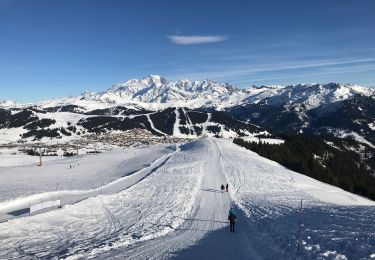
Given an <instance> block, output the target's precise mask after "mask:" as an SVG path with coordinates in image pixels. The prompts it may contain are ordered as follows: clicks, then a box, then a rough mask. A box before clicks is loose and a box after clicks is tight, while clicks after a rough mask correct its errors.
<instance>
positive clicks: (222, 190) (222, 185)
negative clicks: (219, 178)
mask: <svg viewBox="0 0 375 260" xmlns="http://www.w3.org/2000/svg"><path fill="white" fill-rule="evenodd" d="M220 188H221V193H223V192H224V189H225V187H224V184H221V187H220Z"/></svg>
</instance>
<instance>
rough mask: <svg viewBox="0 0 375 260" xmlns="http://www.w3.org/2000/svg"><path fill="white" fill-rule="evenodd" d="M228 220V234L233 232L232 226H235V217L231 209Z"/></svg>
mask: <svg viewBox="0 0 375 260" xmlns="http://www.w3.org/2000/svg"><path fill="white" fill-rule="evenodd" d="M228 220H229V224H230V227H229V229H230V232H234V225H235V224H236V220H237V216H236V214H235V213H234V210H233V208H231V209H230V210H229V214H228Z"/></svg>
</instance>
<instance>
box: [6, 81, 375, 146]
mask: <svg viewBox="0 0 375 260" xmlns="http://www.w3.org/2000/svg"><path fill="white" fill-rule="evenodd" d="M374 100H375V89H374V88H367V87H362V86H357V85H350V84H338V83H330V84H299V85H290V86H261V87H255V86H252V87H248V88H238V87H236V86H232V85H229V84H227V83H219V82H214V81H210V80H203V81H189V80H179V81H174V82H169V81H167V80H166V79H165V78H163V77H161V76H156V75H150V76H148V77H145V78H143V79H133V80H128V81H126V82H124V83H120V84H115V85H113V86H112V87H111V88H109V89H108V90H106V91H102V92H98V93H92V92H90V93H83V94H82V95H80V96H76V97H66V98H57V99H51V100H46V101H41V102H38V103H35V104H18V103H14V102H11V101H4V102H2V103H0V109H1V108H2V109H3V111H0V114H3V115H8V117H6V116H3V117H2V118H0V128H1V127H2V128H4V127H5V128H7V127H11V126H13V125H16V127H26V124H29V123H30V122H31V121H35V122H36V121H37V119H36V117H33V118H34V119H35V120H34V119H33V120H31V121H30V120H29V119H27V118H23V116H26V117H28V116H31V115H29V114H30V113H34V114H35V113H40V114H43V113H44V114H45V113H47V114H48V113H51V114H50V115H49V116H47V115H44V116H41V115H38V116H37V117H38V118H45V119H50V120H55V119H54V118H55V117H56V116H58V115H60V114H58V113H56V112H70V113H73V114H74V116H72V117H73V118H77V117H79V119H77V120H76V121H77V122H76V123H78V121H80V120H81V122H83V121H85V122H87V121H90V120H91V119H90V120H88V119H86V117H87V115H90V117H92V116H95V115H96V116H103V114H102V113H104V115H105V116H115V117H116V116H117V118H113V120H119V116H121V115H123V116H127V117H128V119H127V120H131V121H136V120H137V119H140V118H142V120H141V121H142V122H137V123H136V124H135V125H134V124H131V125H132V127H141V128H146V129H148V130H150V131H151V132H152V127H151V125H149V126H148V123H147V122H148V119H147V117H144V118H143V117H141V116H138V117H134V116H135V115H140V114H143V115H147V114H151V113H155V112H157V111H169V112H166V113H167V114H168V113H169V114H170V115H171V116H170V117H166V118H167V119H168V120H169V119H170V120H172V121H170V122H168V123H165V125H168V126H172V125H173V124H174V123H173V122H175V121H176V115H177V114H176V113H175V112H173V111H175V109H172V110H168V109H169V108H186V109H192V110H194V109H200V110H203V111H205V112H204V113H207V111H209V110H210V109H211V110H214V111H221V110H225V111H226V112H228V113H229V114H230V115H231V116H233V117H234V118H235V119H237V120H240V121H244V122H248V123H254V124H256V125H259V126H261V127H266V128H268V129H270V130H273V131H276V132H283V133H298V132H309V133H314V134H315V133H318V134H321V133H324V134H327V133H330V134H332V133H333V134H334V135H336V136H348V135H351V136H360V137H364V138H365V141H364V142H367V141H369V142H370V143H372V144H373V145H374V146H375V131H374V127H373V125H374V124H375V115H374V112H373V110H374V109H373V107H374V106H375V105H374V104H375V101H374ZM359 104H360V105H359ZM25 109H29V110H30V109H31V110H30V111H31V112H30V111H29V112H23V114H20V115H19V116H18V117H21V119H22V120H20V121H17V122H19V123H14V122H8V123H7V122H6V120H8V121H9V120H14V119H12V118H11V117H10V116H9V115H14V114H17V113H18V112H19V111H24V110H25ZM103 111H105V112H103ZM116 111H117V112H116ZM119 111H120V112H119ZM171 111H172V112H171ZM176 111H179V110H176ZM181 111H182V110H181ZM52 113H53V114H52ZM124 113H125V114H124ZM77 114H81V115H84V116H78V115H77ZM180 114H181V113H180ZM13 117H17V116H13ZM339 117H340V118H339ZM57 121H59V120H57ZM143 121H145V122H146V123H145V122H143ZM22 122H23V123H24V124H23V125H22ZM51 122H52V121H50V123H51ZM107 123H108V122H107ZM112 123H113V122H112ZM128 123H129V122H128ZM133 123H134V122H133ZM232 123H233V122H230V120H229V121H227V122H225V124H222V126H223V127H224V128H225V127H226V128H228V129H233V127H234V126H233V125H230V124H232ZM35 124H36V123H34V124H33V126H34V125H35ZM65 124H66V122H63V123H61V124H60V125H54V124H52V125H51V127H54V128H58V127H65V128H67V126H65ZM122 124H123V123H122ZM129 124H130V123H129ZM234 124H237V123H234ZM89 125H90V126H93V124H89ZM165 125H164V126H160V127H163V128H164V127H165ZM35 127H39V129H35ZM35 127H31V126H29V127H28V128H30V129H29V131H31V130H34V131H41V130H43V129H41V128H40V126H38V125H35ZM196 127H198V126H196ZM199 127H202V126H199ZM26 128H27V127H26ZM224 128H223V129H224ZM114 129H116V130H121V129H122V130H124V129H129V125H126V126H124V125H122V126H119V125H118V124H117V123H116V127H114ZM44 130H45V129H44ZM87 130H90V129H87ZM108 130H110V129H108ZM162 132H163V131H162ZM172 132H173V131H172V130H170V129H169V130H168V133H169V135H174V132H176V133H177V132H178V131H174V132H173V133H172ZM185 132H186V131H185ZM24 133H25V131H19V132H18V135H20V134H24ZM164 133H165V132H164ZM54 135H56V134H54ZM225 135H226V134H225ZM32 136H35V135H32ZM47 136H48V135H47ZM357 139H358V138H357Z"/></svg>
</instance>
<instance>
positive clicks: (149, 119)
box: [146, 114, 166, 136]
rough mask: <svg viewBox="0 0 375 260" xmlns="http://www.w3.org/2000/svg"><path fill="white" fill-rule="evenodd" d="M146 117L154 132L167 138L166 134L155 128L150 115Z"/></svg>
mask: <svg viewBox="0 0 375 260" xmlns="http://www.w3.org/2000/svg"><path fill="white" fill-rule="evenodd" d="M146 116H147V119H148V122H149V123H150V125H151V128H152V129H153V130H154V131H156V132H158V133H159V134H162V135H164V136H166V134H165V133H163V132H162V131H160V130H159V129H156V127H155V126H154V122H152V120H151V118H150V114H147V115H146Z"/></svg>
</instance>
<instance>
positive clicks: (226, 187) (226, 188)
mask: <svg viewBox="0 0 375 260" xmlns="http://www.w3.org/2000/svg"><path fill="white" fill-rule="evenodd" d="M228 187H229V185H228V183H227V186H225V190H226V191H227V192H228Z"/></svg>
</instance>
